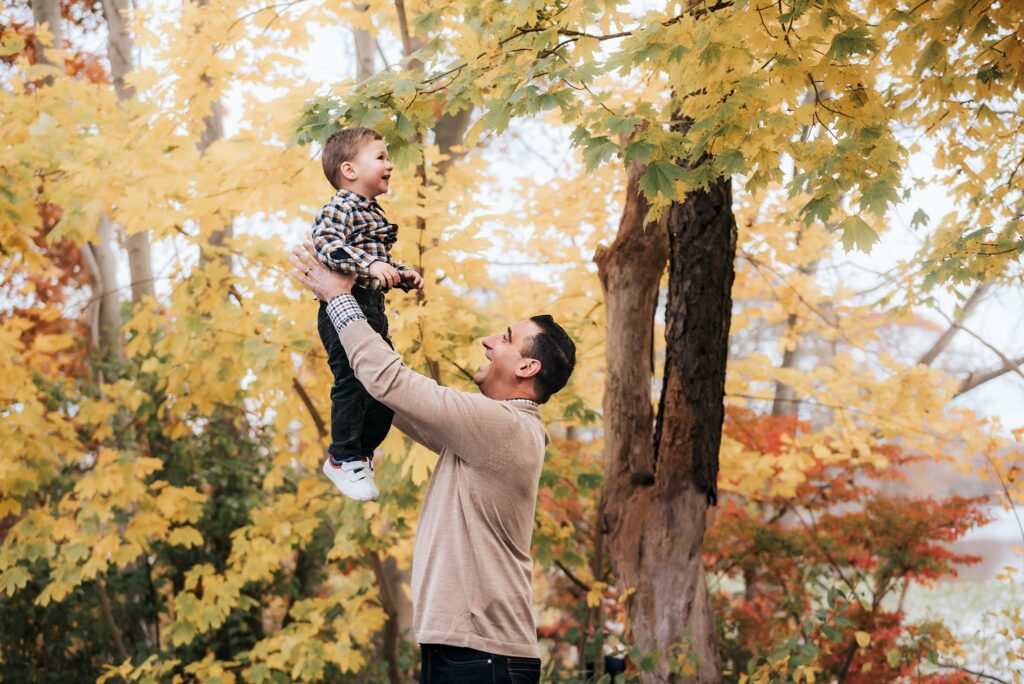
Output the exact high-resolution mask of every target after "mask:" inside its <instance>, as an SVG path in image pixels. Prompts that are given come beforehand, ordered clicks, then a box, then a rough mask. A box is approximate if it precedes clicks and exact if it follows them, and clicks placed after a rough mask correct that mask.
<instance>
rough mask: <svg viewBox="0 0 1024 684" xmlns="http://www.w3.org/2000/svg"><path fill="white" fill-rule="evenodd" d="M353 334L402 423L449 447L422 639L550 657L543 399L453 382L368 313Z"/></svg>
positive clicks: (423, 543)
mask: <svg viewBox="0 0 1024 684" xmlns="http://www.w3.org/2000/svg"><path fill="white" fill-rule="evenodd" d="M340 335H341V342H342V344H343V345H344V347H345V352H346V353H347V354H348V358H349V360H350V361H351V364H352V368H353V370H354V371H355V375H356V377H357V378H358V379H359V381H360V382H361V383H363V386H364V387H365V388H366V390H367V392H369V393H370V395H372V396H373V397H374V398H376V399H377V400H378V401H380V402H381V403H383V404H385V405H387V406H388V407H390V408H391V409H392V410H394V412H395V420H394V424H395V426H396V427H398V429H400V430H401V431H402V432H404V433H405V434H406V435H408V436H409V437H411V438H412V439H414V440H416V441H417V442H419V443H420V444H423V445H424V446H426V447H427V448H429V449H431V450H433V451H435V452H437V453H438V454H440V458H439V459H438V462H437V466H436V468H435V469H434V472H433V475H431V478H430V482H429V484H428V485H427V492H426V495H425V496H424V498H423V508H422V510H421V512H420V520H419V526H418V528H417V530H416V544H415V547H414V549H413V562H412V600H413V629H414V631H415V634H416V640H417V641H418V642H419V643H421V644H448V645H451V646H463V647H469V648H475V649H479V650H481V651H488V652H491V653H498V654H502V655H510V656H520V657H528V658H536V657H539V652H538V649H537V629H536V625H535V623H534V619H533V610H532V590H531V572H532V567H533V560H532V558H531V557H530V541H531V536H532V534H533V516H534V510H535V507H536V502H537V487H538V483H539V481H540V473H541V467H542V465H543V462H544V446H545V444H546V443H547V441H548V436H547V433H546V432H545V430H544V426H543V425H542V423H541V419H540V410H539V409H538V408H537V406H535V405H534V404H532V403H522V402H512V401H508V402H502V401H495V400H493V399H488V398H487V397H485V396H483V395H481V394H476V393H468V392H460V391H458V390H455V389H452V388H449V387H441V386H439V385H438V384H437V383H435V382H434V381H433V380H431V379H430V378H427V377H425V376H423V375H420V374H419V373H416V372H415V371H413V370H411V369H409V368H407V367H406V366H404V365H403V364H402V360H401V358H400V357H399V356H398V354H396V353H395V352H394V351H393V350H392V349H391V348H390V347H389V346H388V345H387V344H385V343H384V341H383V340H382V339H381V337H380V336H379V335H378V334H377V333H375V332H374V331H373V330H372V329H371V328H370V326H369V325H367V323H366V322H365V321H362V320H359V321H355V322H352V323H350V324H348V325H346V326H345V328H344V329H343V330H342V331H341V333H340Z"/></svg>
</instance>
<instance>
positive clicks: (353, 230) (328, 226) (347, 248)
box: [313, 189, 405, 291]
mask: <svg viewBox="0 0 1024 684" xmlns="http://www.w3.org/2000/svg"><path fill="white" fill-rule="evenodd" d="M397 239H398V226H396V225H395V224H394V223H391V222H390V221H388V220H387V219H386V218H385V217H384V210H383V209H381V208H380V205H379V204H377V202H376V201H375V200H371V199H366V198H365V197H363V196H362V195H360V194H358V193H355V192H352V191H351V190H344V189H342V190H338V192H337V193H335V195H334V197H332V198H331V199H330V201H328V202H327V204H325V205H324V206H323V208H322V209H321V210H320V213H319V214H317V217H316V220H315V221H313V248H314V249H315V250H316V253H317V256H318V257H319V258H320V261H322V262H323V263H324V265H326V266H327V267H328V268H331V269H333V270H335V271H341V272H342V273H355V274H356V284H358V285H362V286H363V287H366V288H372V287H374V286H375V285H378V283H377V279H376V278H374V277H372V276H371V275H370V272H369V268H370V264H372V263H373V262H374V261H384V262H386V263H388V264H391V265H392V266H394V267H395V268H397V269H398V270H399V271H404V270H405V267H404V266H402V265H401V264H399V263H397V262H396V261H395V260H394V259H392V258H391V247H392V246H393V245H394V244H395V241H396V240H397ZM381 285H382V284H381ZM381 289H383V290H385V291H386V290H387V289H388V288H387V287H382V288H381ZM403 289H404V288H403Z"/></svg>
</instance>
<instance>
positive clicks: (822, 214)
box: [800, 195, 836, 223]
mask: <svg viewBox="0 0 1024 684" xmlns="http://www.w3.org/2000/svg"><path fill="white" fill-rule="evenodd" d="M835 206H836V205H835V200H833V199H832V197H830V196H828V195H826V196H824V197H812V198H811V200H810V201H809V202H808V203H807V204H805V205H804V206H803V207H801V209H800V213H801V214H803V217H804V223H813V222H814V219H818V220H819V221H821V222H822V223H824V222H825V221H828V219H829V217H830V216H832V210H833V209H834V208H835Z"/></svg>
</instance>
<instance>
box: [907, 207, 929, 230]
mask: <svg viewBox="0 0 1024 684" xmlns="http://www.w3.org/2000/svg"><path fill="white" fill-rule="evenodd" d="M928 220H929V219H928V214H926V213H924V209H918V210H917V211H915V212H914V216H913V218H911V219H910V227H911V228H917V227H918V226H927V225H928Z"/></svg>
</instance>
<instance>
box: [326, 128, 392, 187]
mask: <svg viewBox="0 0 1024 684" xmlns="http://www.w3.org/2000/svg"><path fill="white" fill-rule="evenodd" d="M383 139H384V138H383V137H382V136H381V134H380V133H378V132H377V131H375V130H373V129H372V128H362V127H358V128H342V129H341V130H340V131H335V132H334V133H331V135H330V137H329V138H327V142H325V143H324V153H323V154H322V155H321V156H320V159H321V162H322V163H323V165H324V175H325V176H327V180H328V181H330V183H331V185H333V186H334V189H335V190H340V189H341V178H340V177H339V174H338V167H339V166H341V163H342V162H347V161H352V159H354V158H355V156H356V155H357V154H359V148H360V147H362V146H363V145H365V144H366V143H367V142H368V141H370V140H383Z"/></svg>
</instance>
